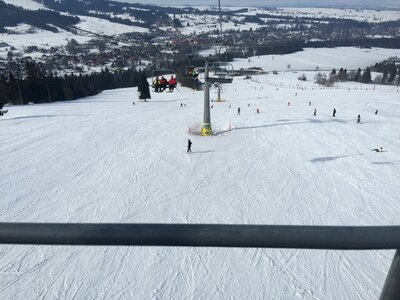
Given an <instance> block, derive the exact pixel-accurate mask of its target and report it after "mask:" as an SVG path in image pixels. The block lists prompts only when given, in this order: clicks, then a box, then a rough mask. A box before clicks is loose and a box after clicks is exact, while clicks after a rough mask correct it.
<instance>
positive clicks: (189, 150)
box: [187, 139, 192, 153]
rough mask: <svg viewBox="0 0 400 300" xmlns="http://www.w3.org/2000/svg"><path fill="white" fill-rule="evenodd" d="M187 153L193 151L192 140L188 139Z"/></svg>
mask: <svg viewBox="0 0 400 300" xmlns="http://www.w3.org/2000/svg"><path fill="white" fill-rule="evenodd" d="M187 153H192V141H191V140H190V139H189V140H188V145H187Z"/></svg>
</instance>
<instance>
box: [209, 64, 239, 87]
mask: <svg viewBox="0 0 400 300" xmlns="http://www.w3.org/2000/svg"><path fill="white" fill-rule="evenodd" d="M210 69H211V70H213V71H214V73H213V74H212V75H209V76H208V78H206V81H207V82H209V83H232V82H233V77H232V75H233V66H232V65H231V64H230V63H226V62H217V63H214V64H213V65H211V67H210Z"/></svg>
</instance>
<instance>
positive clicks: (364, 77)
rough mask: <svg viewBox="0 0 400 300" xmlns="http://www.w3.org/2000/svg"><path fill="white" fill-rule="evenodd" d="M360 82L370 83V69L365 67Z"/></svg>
mask: <svg viewBox="0 0 400 300" xmlns="http://www.w3.org/2000/svg"><path fill="white" fill-rule="evenodd" d="M361 82H363V83H371V69H370V68H369V67H367V68H366V69H365V71H364V73H363V74H362V77H361Z"/></svg>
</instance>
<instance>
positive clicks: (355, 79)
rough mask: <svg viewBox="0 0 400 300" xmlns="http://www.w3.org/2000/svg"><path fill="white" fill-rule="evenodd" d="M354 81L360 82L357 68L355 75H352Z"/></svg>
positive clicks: (359, 73) (359, 71) (359, 70)
mask: <svg viewBox="0 0 400 300" xmlns="http://www.w3.org/2000/svg"><path fill="white" fill-rule="evenodd" d="M353 80H354V81H357V82H360V81H361V69H360V68H358V70H357V73H356V74H355V75H354V78H353Z"/></svg>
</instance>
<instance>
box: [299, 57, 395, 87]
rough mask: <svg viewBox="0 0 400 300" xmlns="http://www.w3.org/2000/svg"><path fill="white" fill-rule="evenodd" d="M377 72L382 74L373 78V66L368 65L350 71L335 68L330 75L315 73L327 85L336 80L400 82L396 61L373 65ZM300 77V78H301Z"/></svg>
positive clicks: (380, 82) (318, 80)
mask: <svg viewBox="0 0 400 300" xmlns="http://www.w3.org/2000/svg"><path fill="white" fill-rule="evenodd" d="M373 70H374V71H376V72H381V73H382V75H377V76H376V77H375V78H374V79H372V75H371V68H370V67H367V68H366V69H365V70H364V71H362V70H361V69H360V68H358V70H357V71H350V72H348V71H347V69H343V68H340V70H339V71H336V69H333V70H332V72H331V73H330V74H329V76H326V75H325V74H322V73H317V74H316V75H315V78H314V79H315V82H316V83H318V84H321V85H325V86H333V85H334V83H335V81H356V82H362V83H372V82H373V83H375V84H400V68H399V66H397V65H396V64H395V63H394V62H391V63H379V64H376V65H375V67H373ZM299 79H300V78H299Z"/></svg>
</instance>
